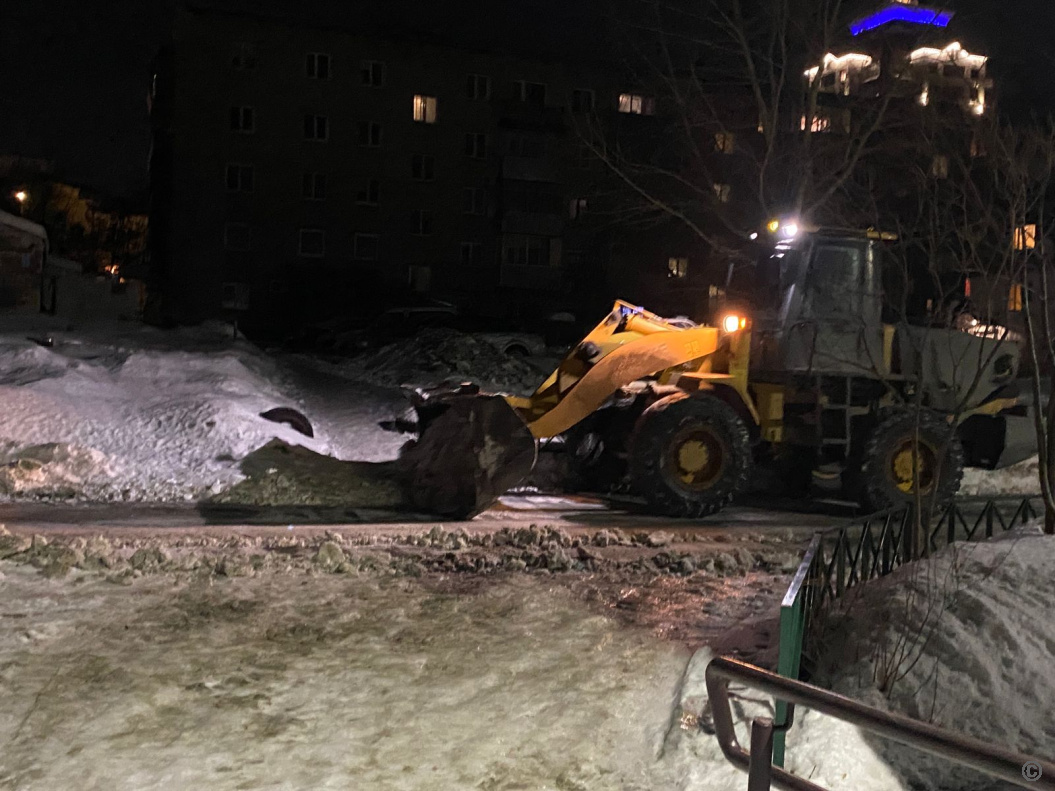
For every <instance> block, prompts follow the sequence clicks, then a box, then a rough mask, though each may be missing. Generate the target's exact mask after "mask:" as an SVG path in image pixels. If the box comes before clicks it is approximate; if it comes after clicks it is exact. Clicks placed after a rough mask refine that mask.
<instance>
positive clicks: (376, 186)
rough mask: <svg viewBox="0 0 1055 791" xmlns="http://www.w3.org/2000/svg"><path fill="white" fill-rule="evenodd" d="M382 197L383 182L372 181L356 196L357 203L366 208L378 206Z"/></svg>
mask: <svg viewBox="0 0 1055 791" xmlns="http://www.w3.org/2000/svg"><path fill="white" fill-rule="evenodd" d="M380 195H381V182H380V181H378V180H377V179H370V180H369V181H368V182H366V186H365V187H364V188H363V189H361V190H359V191H358V192H357V193H356V195H355V202H356V203H361V204H363V205H366V206H376V205H377V202H378V200H379V198H380Z"/></svg>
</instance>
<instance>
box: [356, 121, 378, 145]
mask: <svg viewBox="0 0 1055 791" xmlns="http://www.w3.org/2000/svg"><path fill="white" fill-rule="evenodd" d="M359 145H361V146H369V147H371V148H376V147H377V146H379V145H381V124H379V123H378V122H377V121H360V122H359Z"/></svg>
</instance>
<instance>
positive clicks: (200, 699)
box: [0, 563, 901, 791]
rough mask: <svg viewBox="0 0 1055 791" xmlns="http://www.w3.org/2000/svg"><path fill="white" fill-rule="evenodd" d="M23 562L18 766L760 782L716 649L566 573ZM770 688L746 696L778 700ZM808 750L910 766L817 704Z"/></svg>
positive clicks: (333, 783)
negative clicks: (722, 696)
mask: <svg viewBox="0 0 1055 791" xmlns="http://www.w3.org/2000/svg"><path fill="white" fill-rule="evenodd" d="M0 574H2V576H0V598H2V599H3V601H4V602H5V605H4V611H3V613H2V614H0V621H2V623H3V624H4V628H3V629H0V682H2V683H0V712H3V714H2V715H0V742H2V743H3V744H4V750H3V751H2V752H0V787H5V788H8V787H10V788H18V789H22V790H24V791H35V790H36V789H41V790H43V789H49V790H50V789H54V788H107V789H114V790H115V791H121V790H123V789H128V790H129V791H132V790H133V789H134V790H135V791H146V790H148V789H149V790H157V791H167V790H168V789H173V790H175V789H183V788H211V789H238V788H254V789H256V788H261V789H263V788H285V789H323V788H335V789H336V788H342V789H343V788H349V787H353V786H354V787H355V788H362V789H382V788H383V789H430V791H431V789H438V788H442V789H448V788H449V789H454V788H481V789H495V790H498V789H508V790H509V791H512V789H523V788H537V789H554V790H556V789H560V790H561V791H564V790H566V789H575V790H578V789H582V790H583V791H585V790H586V789H590V791H594V790H595V789H599V790H601V791H603V790H604V789H612V790H613V791H616V790H617V789H618V790H619V791H631V790H636V791H651V790H652V789H655V790H656V791H658V790H659V789H667V788H679V789H685V791H696V790H697V789H698V790H699V791H742V789H743V788H744V787H745V784H746V776H745V775H744V774H743V773H741V772H740V771H739V770H737V769H735V768H733V767H732V766H731V765H730V764H729V763H728V762H726V761H725V759H724V757H722V755H721V753H720V750H719V748H718V745H717V742H716V740H715V739H714V737H713V736H712V735H710V734H709V733H708V732H707V731H706V723H707V722H708V713H707V711H706V693H705V690H704V684H703V672H704V669H705V667H706V664H707V662H708V661H709V658H710V653H709V651H707V650H706V649H703V650H701V651H698V652H696V653H695V654H692V653H691V652H690V651H688V650H687V649H685V648H684V647H681V646H680V645H678V644H675V643H671V642H667V641H663V640H657V639H656V637H655V635H653V634H651V633H650V632H648V631H646V630H644V629H638V628H631V627H627V626H626V625H625V624H623V623H620V622H619V621H617V620H616V619H614V618H612V617H609V616H608V615H606V614H605V613H604V612H603V611H598V609H597V608H596V607H591V606H588V605H586V604H584V603H583V601H582V600H581V599H580V598H578V597H576V596H573V595H570V594H569V592H568V591H567V590H566V589H564V588H562V587H561V586H559V585H555V584H554V583H553V582H552V581H551V580H549V579H548V578H547V577H546V576H545V575H524V574H520V575H505V576H499V577H497V578H492V579H490V580H489V581H483V580H482V579H481V578H477V582H476V583H474V584H468V585H466V586H465V587H464V589H460V590H459V589H455V590H452V589H451V586H450V582H449V581H448V582H444V578H440V577H437V576H434V575H426V576H425V577H423V578H420V579H410V578H405V577H391V576H380V575H377V574H371V573H361V572H360V573H352V574H324V573H314V574H311V575H310V576H305V575H304V572H303V571H300V572H292V573H285V574H283V573H281V572H279V573H260V574H257V575H256V576H253V577H237V578H233V579H229V578H215V577H213V576H210V575H208V574H206V575H204V576H203V575H201V574H189V575H187V574H183V575H172V574H161V575H149V574H148V575H147V576H145V577H141V578H139V579H134V581H133V578H126V581H127V582H128V583H130V584H129V585H128V586H127V587H126V586H121V585H114V584H110V583H108V582H104V581H103V579H102V578H101V577H98V576H93V575H90V574H85V573H82V572H74V573H73V574H74V576H73V577H72V578H69V579H66V580H57V579H46V578H44V577H43V576H40V575H37V574H36V573H35V572H34V571H33V569H32V567H31V566H25V565H21V566H15V565H13V564H11V563H0ZM757 698H758V696H757V695H753V694H751V693H750V692H746V691H745V692H744V693H743V694H740V695H738V701H737V705H738V709H740V707H743V708H744V709H746V710H748V711H751V712H755V713H766V712H767V711H768V709H769V707H768V705H767V704H765V703H764V702H762V703H759V702H758V701H757ZM701 724H703V726H704V727H702V728H701V727H700V725H701ZM745 727H746V726H745ZM837 732H838V734H837ZM836 734H837V736H836ZM742 738H743V739H745V740H746V738H747V734H746V730H745V731H744V732H743V733H742ZM835 738H838V739H839V741H838V742H837V743H838V744H839V745H840V747H839V749H837V750H833V749H832V744H834V743H836V742H834V741H833V739H835ZM791 765H792V766H793V767H794V768H795V770H796V771H798V772H800V773H803V774H806V775H809V776H811V777H813V778H814V780H815V781H817V782H821V783H822V784H824V785H827V786H828V787H830V788H831V789H833V791H837V790H839V789H847V790H849V789H863V791H900V789H901V786H900V784H898V783H897V781H896V780H895V779H894V777H893V775H892V774H891V773H890V771H889V770H888V769H887V768H886V767H885V765H884V764H883V762H882V761H880V760H879V759H878V758H877V757H876V755H875V753H874V752H873V750H872V748H871V747H869V745H867V744H866V743H864V742H863V741H862V740H861V738H860V737H859V736H858V735H857V734H856V733H855V732H853V731H852V729H845V728H842V729H840V727H839V726H838V724H833V723H832V722H831V721H827V720H825V721H817V722H814V721H813V720H812V719H811V717H810V716H809V715H807V717H806V718H805V719H804V727H803V730H802V731H801V737H800V739H799V741H798V742H797V749H796V751H795V753H793V757H792V764H791Z"/></svg>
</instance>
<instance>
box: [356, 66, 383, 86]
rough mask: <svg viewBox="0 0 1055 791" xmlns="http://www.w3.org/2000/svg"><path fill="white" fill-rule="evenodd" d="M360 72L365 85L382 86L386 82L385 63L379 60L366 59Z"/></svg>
mask: <svg viewBox="0 0 1055 791" xmlns="http://www.w3.org/2000/svg"><path fill="white" fill-rule="evenodd" d="M360 74H361V75H362V81H363V85H369V86H370V87H371V88H380V87H381V86H383V85H384V84H385V64H384V63H382V62H381V61H379V60H364V61H363V63H362V67H361V70H360Z"/></svg>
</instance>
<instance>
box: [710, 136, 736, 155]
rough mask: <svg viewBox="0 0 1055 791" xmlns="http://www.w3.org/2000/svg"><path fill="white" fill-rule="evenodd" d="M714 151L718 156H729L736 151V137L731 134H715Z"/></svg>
mask: <svg viewBox="0 0 1055 791" xmlns="http://www.w3.org/2000/svg"><path fill="white" fill-rule="evenodd" d="M714 150H715V151H717V152H718V153H719V154H731V153H733V151H735V150H736V135H734V134H733V133H732V132H716V133H715V135H714Z"/></svg>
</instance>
